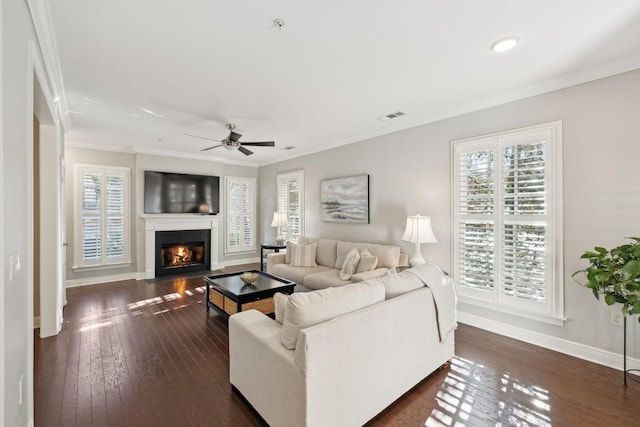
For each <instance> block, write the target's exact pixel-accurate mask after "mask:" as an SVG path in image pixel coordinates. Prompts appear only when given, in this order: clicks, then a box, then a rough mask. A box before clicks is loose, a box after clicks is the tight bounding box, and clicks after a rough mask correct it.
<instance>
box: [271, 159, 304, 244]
mask: <svg viewBox="0 0 640 427" xmlns="http://www.w3.org/2000/svg"><path fill="white" fill-rule="evenodd" d="M293 180H297V181H298V182H299V183H300V212H299V216H300V236H304V170H297V171H292V172H287V173H280V174H278V175H277V176H276V205H277V209H278V210H280V206H278V202H279V200H280V194H279V193H278V192H279V189H280V182H281V181H286V182H289V181H293ZM288 200H289V194H287V206H289V205H290V204H289V202H288ZM287 214H288V215H289V217H291V212H290V211H287ZM282 235H283V236H284V238H285V240H286V241H288V240H290V239H289V230H288V229H287V227H283V228H282Z"/></svg>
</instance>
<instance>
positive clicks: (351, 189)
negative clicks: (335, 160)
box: [320, 175, 369, 224]
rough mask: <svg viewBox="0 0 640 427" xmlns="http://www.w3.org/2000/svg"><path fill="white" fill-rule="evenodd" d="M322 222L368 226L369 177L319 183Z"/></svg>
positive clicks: (347, 177) (334, 179)
mask: <svg viewBox="0 0 640 427" xmlns="http://www.w3.org/2000/svg"><path fill="white" fill-rule="evenodd" d="M320 218H321V219H322V221H329V222H347V223H360V224H369V175H355V176H345V177H342V178H331V179H323V180H322V181H320Z"/></svg>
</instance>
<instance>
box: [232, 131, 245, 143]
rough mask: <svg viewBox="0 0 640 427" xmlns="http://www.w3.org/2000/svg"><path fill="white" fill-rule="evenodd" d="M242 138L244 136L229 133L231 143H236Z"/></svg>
mask: <svg viewBox="0 0 640 427" xmlns="http://www.w3.org/2000/svg"><path fill="white" fill-rule="evenodd" d="M241 136H242V135H241V134H239V133H236V132H234V131H231V132H230V133H229V141H233V142H236V141H237V140H239V139H240V137H241Z"/></svg>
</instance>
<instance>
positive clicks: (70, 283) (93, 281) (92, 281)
mask: <svg viewBox="0 0 640 427" xmlns="http://www.w3.org/2000/svg"><path fill="white" fill-rule="evenodd" d="M143 274H144V273H143ZM132 279H133V280H138V273H122V274H113V275H110V276H99V277H91V278H89V279H74V280H67V281H66V282H65V286H66V287H67V288H75V287H76V286H86V285H97V284H99V283H110V282H119V281H122V280H132Z"/></svg>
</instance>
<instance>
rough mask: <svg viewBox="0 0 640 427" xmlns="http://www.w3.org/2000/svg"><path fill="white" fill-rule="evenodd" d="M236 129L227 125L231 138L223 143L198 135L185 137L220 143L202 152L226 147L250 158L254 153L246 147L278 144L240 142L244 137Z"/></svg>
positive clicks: (228, 137) (271, 142) (269, 142)
mask: <svg viewBox="0 0 640 427" xmlns="http://www.w3.org/2000/svg"><path fill="white" fill-rule="evenodd" d="M235 128H236V125H234V124H231V123H230V124H228V125H227V129H229V136H227V137H226V138H225V139H223V140H222V141H220V140H217V139H213V138H207V137H204V136H198V135H191V134H189V133H185V135H187V136H192V137H194V138H200V139H206V140H208V141H216V142H219V143H220V145H213V146H211V147H207V148H203V149H202V150H200V151H207V150H211V149H212V148H218V147H224V148H226V149H227V150H231V151H233V150H238V151H240V152H241V153H242V154H244V155H245V156H250V155H252V154H253V151H251V150H249V149H247V148H245V147H244V146H253V147H274V146H275V145H276V144H275V142H273V141H262V142H240V141H239V139H240V137H241V136H242V135H241V134H239V133H237V132H234V131H233V130H234V129H235Z"/></svg>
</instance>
